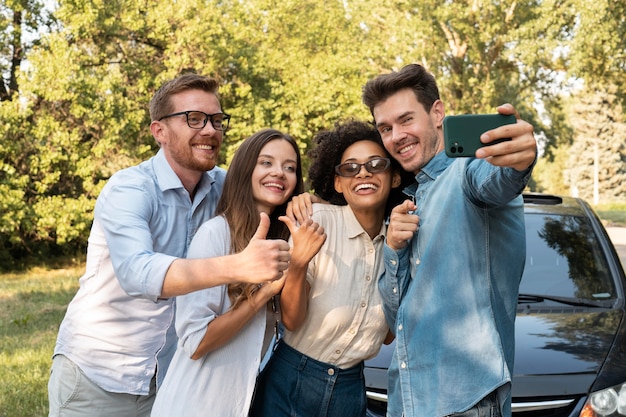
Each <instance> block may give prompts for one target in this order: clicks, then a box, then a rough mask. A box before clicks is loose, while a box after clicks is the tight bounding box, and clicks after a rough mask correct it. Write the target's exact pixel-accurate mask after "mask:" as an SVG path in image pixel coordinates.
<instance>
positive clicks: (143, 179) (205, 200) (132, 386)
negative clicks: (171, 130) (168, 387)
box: [54, 151, 225, 395]
mask: <svg viewBox="0 0 626 417" xmlns="http://www.w3.org/2000/svg"><path fill="white" fill-rule="evenodd" d="M224 178H225V171H224V170H223V169H221V168H215V169H214V170H213V171H211V172H210V173H206V174H205V175H204V176H203V177H202V179H201V181H200V183H199V184H198V186H197V189H196V194H195V197H194V200H193V201H192V200H191V198H190V196H189V193H188V192H187V190H185V188H184V187H183V184H182V182H181V181H180V179H179V178H178V176H176V174H175V172H174V171H173V170H172V168H171V167H170V165H169V164H168V162H167V160H166V159H165V155H164V154H163V151H159V152H158V153H157V155H156V156H154V157H153V158H151V159H149V160H148V161H145V162H143V163H141V164H139V165H137V166H135V167H131V168H128V169H124V170H122V171H120V172H118V173H116V174H115V175H113V176H112V177H111V179H110V180H109V181H108V183H107V184H106V185H105V187H104V188H103V190H102V192H101V193H100V195H99V197H98V200H97V202H96V208H95V210H94V221H93V226H92V228H91V233H90V235H89V245H88V248H87V264H86V270H85V274H84V275H83V276H82V277H81V278H80V288H79V289H78V292H77V293H76V295H75V296H74V298H73V299H72V301H71V302H70V304H69V306H68V309H67V313H66V315H65V318H64V319H63V321H62V322H61V327H60V329H59V335H58V337H57V343H56V346H55V349H54V353H55V354H63V355H65V356H67V357H68V358H69V359H71V360H72V361H73V362H74V363H76V364H77V365H78V366H79V367H80V368H81V370H82V371H83V372H84V373H85V375H87V377H89V378H90V379H91V380H92V381H93V382H95V383H96V384H98V385H99V386H100V387H102V388H103V389H105V390H106V391H110V392H119V393H128V394H134V395H146V394H148V392H149V388H150V380H151V379H152V377H153V376H154V374H155V371H156V370H157V369H158V371H159V372H158V376H157V379H158V381H159V382H160V381H161V380H162V378H163V375H164V374H165V370H166V369H167V367H168V365H169V362H170V360H171V357H172V355H173V352H174V350H175V348H176V334H175V331H174V326H173V318H174V308H173V299H159V296H160V294H161V289H162V287H163V280H164V279H165V274H166V272H167V269H168V268H169V267H170V265H171V263H172V262H173V261H174V260H175V259H176V258H184V257H185V256H186V255H187V248H188V246H189V244H190V242H191V239H192V238H193V235H194V234H195V232H196V230H198V228H199V227H200V225H202V223H204V222H205V221H207V220H208V219H209V218H211V217H212V216H213V215H214V213H215V208H216V206H217V201H218V199H219V196H220V194H221V192H222V188H223V185H224ZM207 273H210V271H208V272H207Z"/></svg>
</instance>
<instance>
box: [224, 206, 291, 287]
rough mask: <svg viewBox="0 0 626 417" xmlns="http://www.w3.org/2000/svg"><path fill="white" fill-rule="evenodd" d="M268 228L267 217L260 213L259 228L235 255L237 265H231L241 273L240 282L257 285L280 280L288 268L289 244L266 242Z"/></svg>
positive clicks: (276, 240)
mask: <svg viewBox="0 0 626 417" xmlns="http://www.w3.org/2000/svg"><path fill="white" fill-rule="evenodd" d="M269 228H270V219H269V217H268V215H267V214H266V213H261V221H260V223H259V227H258V228H257V230H256V232H255V233H254V236H253V237H252V239H251V240H250V243H248V246H246V248H245V249H244V250H243V251H241V252H240V253H239V254H237V263H236V265H233V267H234V268H237V269H238V270H239V271H241V275H242V280H241V282H250V283H254V284H259V283H263V282H267V281H274V280H276V279H279V278H281V277H282V276H283V272H284V271H285V270H286V269H287V267H288V266H289V260H290V258H291V255H290V254H289V243H287V242H286V241H284V240H281V239H271V240H267V239H266V237H267V232H268V230H269Z"/></svg>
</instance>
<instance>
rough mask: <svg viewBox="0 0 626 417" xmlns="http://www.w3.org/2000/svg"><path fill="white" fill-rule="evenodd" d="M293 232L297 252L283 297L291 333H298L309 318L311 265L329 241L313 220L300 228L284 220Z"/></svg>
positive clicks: (293, 251)
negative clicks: (309, 272) (298, 329)
mask: <svg viewBox="0 0 626 417" xmlns="http://www.w3.org/2000/svg"><path fill="white" fill-rule="evenodd" d="M280 220H282V221H283V222H285V224H287V226H288V227H289V230H290V231H291V238H292V241H293V250H292V253H291V261H290V263H289V268H288V269H287V272H286V275H287V279H286V281H285V285H284V287H283V291H282V293H281V296H280V307H281V317H282V321H283V325H284V326H285V328H286V329H287V330H295V329H297V328H298V327H300V325H302V323H303V322H304V319H305V318H306V313H307V310H308V303H309V290H310V286H309V283H308V282H307V280H306V276H307V269H308V265H309V262H310V261H311V259H313V257H314V256H315V255H316V254H317V253H318V252H319V250H320V248H321V247H322V245H323V244H324V242H325V241H326V233H324V228H323V227H321V226H319V225H318V224H317V223H315V222H314V221H313V220H311V219H309V220H307V221H305V222H304V223H302V224H301V225H300V226H297V225H296V224H295V223H294V222H293V221H292V220H291V219H290V218H289V217H287V216H283V217H280Z"/></svg>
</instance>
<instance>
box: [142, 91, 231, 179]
mask: <svg viewBox="0 0 626 417" xmlns="http://www.w3.org/2000/svg"><path fill="white" fill-rule="evenodd" d="M170 101H171V103H172V109H173V110H172V113H178V112H183V111H187V110H199V111H202V112H205V113H207V114H214V113H220V112H221V111H222V108H221V106H220V102H219V100H218V98H217V96H216V95H215V94H212V93H209V92H207V91H202V90H195V89H194V90H187V91H183V92H181V93H178V94H174V95H173V96H172V97H171V98H170ZM151 130H152V133H153V135H154V136H155V138H156V140H157V141H158V142H159V143H160V144H161V148H162V149H163V151H164V152H165V157H166V158H167V160H168V162H169V163H170V165H171V166H172V168H173V169H174V172H176V174H177V175H178V176H179V177H181V178H182V179H183V182H185V180H189V181H193V180H194V179H196V178H197V179H199V178H200V176H201V175H202V174H203V173H204V172H205V171H208V170H211V169H213V168H214V167H215V165H216V164H217V161H218V157H219V153H220V147H221V146H222V141H223V132H222V131H219V130H215V129H214V128H213V126H212V125H211V123H207V124H206V126H205V127H204V128H202V129H192V128H190V127H189V126H188V125H187V119H186V116H185V115H184V114H182V115H180V116H174V117H170V118H167V119H163V120H161V121H153V122H152V125H151Z"/></svg>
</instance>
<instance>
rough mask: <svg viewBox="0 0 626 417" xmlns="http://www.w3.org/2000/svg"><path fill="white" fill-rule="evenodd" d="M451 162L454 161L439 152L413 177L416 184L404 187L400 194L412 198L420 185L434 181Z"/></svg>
mask: <svg viewBox="0 0 626 417" xmlns="http://www.w3.org/2000/svg"><path fill="white" fill-rule="evenodd" d="M453 162H454V159H453V158H450V157H449V156H447V155H446V154H445V152H439V153H438V154H437V155H435V156H434V157H433V159H431V160H430V162H428V163H427V164H426V166H425V167H424V168H422V170H421V171H420V172H418V173H417V175H416V176H415V181H416V182H414V183H413V184H411V185H409V186H408V187H406V188H405V189H404V190H403V191H402V192H403V193H404V194H406V195H408V196H414V195H415V192H416V191H417V187H418V186H419V185H420V184H424V183H427V182H429V181H434V180H436V179H437V177H438V176H439V175H441V173H442V172H443V171H445V170H446V169H447V168H448V166H450V164H452V163H453Z"/></svg>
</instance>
